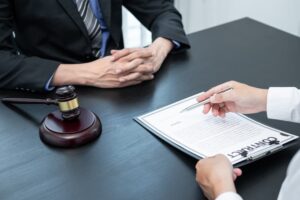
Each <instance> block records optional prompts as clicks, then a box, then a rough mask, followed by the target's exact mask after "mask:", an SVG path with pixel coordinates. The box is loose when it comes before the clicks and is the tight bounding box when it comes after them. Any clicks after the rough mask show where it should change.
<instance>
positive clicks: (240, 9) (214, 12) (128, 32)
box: [124, 0, 300, 47]
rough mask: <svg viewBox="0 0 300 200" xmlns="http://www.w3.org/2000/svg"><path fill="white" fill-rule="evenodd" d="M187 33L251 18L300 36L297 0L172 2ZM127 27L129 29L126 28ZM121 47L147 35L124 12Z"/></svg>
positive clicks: (147, 40)
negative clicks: (180, 15) (180, 16)
mask: <svg viewBox="0 0 300 200" xmlns="http://www.w3.org/2000/svg"><path fill="white" fill-rule="evenodd" d="M175 6H176V7H177V9H178V10H179V11H180V12H181V14H182V17H183V23H184V27H185V30H186V32H187V33H192V32H195V31H199V30H203V29H206V28H209V27H212V26H216V25H219V24H223V23H226V22H229V21H233V20H235V19H239V18H242V17H251V18H253V19H256V20H258V21H261V22H263V23H266V24H268V25H271V26H274V27H276V28H279V29H281V30H284V31H286V32H289V33H291V34H294V35H298V36H300V0H175ZM127 27H129V29H128V28H127ZM124 37H125V46H126V47H132V46H144V45H146V44H149V43H150V42H151V37H150V34H149V33H147V32H146V31H144V29H142V28H141V25H140V24H139V23H138V22H137V21H136V20H135V19H134V18H133V17H132V16H130V15H129V14H128V13H127V12H124Z"/></svg>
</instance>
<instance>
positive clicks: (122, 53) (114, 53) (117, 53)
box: [110, 48, 142, 61]
mask: <svg viewBox="0 0 300 200" xmlns="http://www.w3.org/2000/svg"><path fill="white" fill-rule="evenodd" d="M140 49H142V48H127V49H122V50H111V52H110V53H111V54H112V57H113V61H117V60H119V59H121V58H124V57H126V56H128V55H130V54H132V53H133V52H135V51H139V50H140Z"/></svg>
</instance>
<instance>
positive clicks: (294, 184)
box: [216, 87, 300, 200]
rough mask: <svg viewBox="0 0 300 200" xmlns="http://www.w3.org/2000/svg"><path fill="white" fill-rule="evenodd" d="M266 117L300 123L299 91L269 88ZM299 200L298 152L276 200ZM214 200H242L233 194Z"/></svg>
mask: <svg viewBox="0 0 300 200" xmlns="http://www.w3.org/2000/svg"><path fill="white" fill-rule="evenodd" d="M267 98H268V99H267V116H268V118H270V119H279V120H284V121H292V122H297V123H300V90H298V89H297V88H294V87H271V88H269V91H268V97H267ZM299 199H300V151H298V153H297V154H296V155H295V156H294V158H293V160H292V161H291V163H290V164H289V167H288V170H287V176H286V178H285V180H284V182H283V184H282V186H281V189H280V193H279V196H278V200H299ZM216 200H242V197H241V196H240V195H238V194H237V193H234V192H225V193H222V194H220V195H219V196H218V197H217V198H216Z"/></svg>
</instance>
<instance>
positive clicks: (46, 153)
mask: <svg viewBox="0 0 300 200" xmlns="http://www.w3.org/2000/svg"><path fill="white" fill-rule="evenodd" d="M189 39H190V41H191V44H192V46H193V47H192V49H191V50H190V51H188V52H187V53H183V54H175V55H171V56H170V57H169V59H168V60H167V61H166V63H165V64H164V66H163V69H162V70H161V71H160V72H159V73H158V74H157V75H156V79H155V80H153V81H151V82H147V83H143V84H141V85H138V86H134V87H129V88H124V89H115V90H106V89H96V88H80V89H79V93H80V94H79V98H80V102H81V106H83V107H86V108H89V109H91V110H93V111H94V112H95V113H97V114H98V115H99V116H100V117H101V119H102V122H103V129H104V130H103V134H102V135H101V137H100V138H99V140H97V141H96V142H94V143H92V144H90V145H87V146H84V147H82V148H78V149H71V150H64V149H56V148H51V147H48V146H46V145H44V144H43V143H42V142H41V141H40V139H39V136H38V123H39V121H41V120H42V118H43V116H45V115H46V114H47V113H48V112H50V111H52V110H53V109H54V107H47V106H43V105H18V106H17V107H16V108H8V107H6V106H4V105H2V104H0V199H9V200H16V199H44V200H46V199H49V200H50V199H51V200H56V199H62V200H66V199H72V200H75V199H76V200H82V199H101V200H123V199H124V200H183V199H184V200H199V199H204V197H203V196H202V193H201V190H200V189H199V188H198V186H197V184H196V182H195V178H194V174H195V169H194V165H195V163H196V160H195V159H193V158H191V157H189V156H187V155H185V154H184V153H181V152H180V151H178V150H176V149H175V148H173V147H171V146H170V145H168V144H166V143H165V142H163V141H161V140H160V139H158V138H156V137H154V136H153V135H151V134H150V133H149V132H147V131H146V130H145V129H143V128H142V127H141V126H139V125H138V124H137V123H135V122H134V121H133V120H132V118H133V117H135V116H137V115H140V114H143V113H145V112H149V111H151V110H153V109H156V108H159V107H161V106H164V105H167V104H169V103H172V102H174V101H177V100H180V99H182V98H184V97H187V96H190V95H192V94H194V93H197V92H199V91H203V90H206V89H207V88H210V87H211V86H214V85H216V84H219V83H221V82H224V81H227V80H231V79H234V80H238V81H242V82H245V83H248V84H251V85H254V86H257V87H268V86H298V87H300V84H299V83H300V78H299V74H300V56H299V54H300V39H299V38H298V37H295V36H292V35H290V34H287V33H284V32H282V31H279V30H276V29H274V28H271V27H269V26H266V25H263V24H261V23H258V22H256V21H253V20H251V19H242V20H238V21H235V22H232V23H228V24H225V25H222V26H218V27H215V28H212V29H208V30H205V31H201V32H197V33H194V34H191V35H190V36H189ZM13 94H15V95H16V94H18V95H20V93H15V92H8V91H1V94H0V97H4V96H10V95H13ZM252 117H253V118H255V119H257V120H259V121H261V122H263V123H266V124H269V125H271V126H274V127H276V128H279V129H282V130H285V131H288V132H291V133H294V134H297V135H299V133H300V125H298V124H294V123H288V122H279V121H275V120H267V119H266V116H265V114H258V115H253V116H252ZM298 148H299V145H296V146H294V147H292V148H289V149H287V150H285V151H282V152H280V153H277V154H275V155H273V156H270V157H268V158H265V159H262V160H259V161H257V162H255V163H253V164H250V165H248V166H245V167H243V170H244V175H243V176H242V177H241V178H240V179H239V180H238V182H237V188H238V191H239V193H240V194H241V195H242V196H243V197H244V198H245V199H253V200H260V199H261V200H267V199H270V200H274V199H276V197H277V194H278V191H279V188H280V185H281V182H282V181H283V179H284V176H285V173H286V168H287V166H288V163H289V161H290V159H291V158H292V156H293V155H294V154H295V152H296V151H297V149H298Z"/></svg>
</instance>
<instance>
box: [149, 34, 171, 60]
mask: <svg viewBox="0 0 300 200" xmlns="http://www.w3.org/2000/svg"><path fill="white" fill-rule="evenodd" d="M152 45H154V46H155V50H156V51H158V52H160V53H163V54H164V55H165V56H167V55H168V54H169V53H170V51H171V50H172V49H173V43H172V41H171V40H169V39H166V38H163V37H159V38H157V39H156V40H155V41H154V42H153V44H152Z"/></svg>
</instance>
